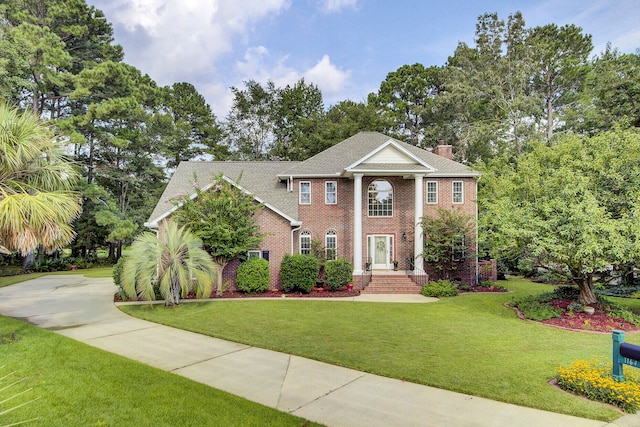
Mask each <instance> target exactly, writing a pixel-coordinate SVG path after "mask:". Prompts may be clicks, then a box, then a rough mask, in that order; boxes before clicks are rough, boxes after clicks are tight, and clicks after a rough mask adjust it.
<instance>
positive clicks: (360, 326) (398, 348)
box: [121, 279, 640, 421]
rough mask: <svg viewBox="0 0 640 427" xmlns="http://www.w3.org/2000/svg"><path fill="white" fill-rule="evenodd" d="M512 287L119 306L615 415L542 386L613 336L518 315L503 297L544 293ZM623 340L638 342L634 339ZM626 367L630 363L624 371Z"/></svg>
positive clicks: (341, 360)
mask: <svg viewBox="0 0 640 427" xmlns="http://www.w3.org/2000/svg"><path fill="white" fill-rule="evenodd" d="M503 284H504V285H506V286H507V287H508V288H509V289H510V290H512V291H513V292H512V293H508V294H464V295H460V296H458V297H453V298H444V299H442V300H440V301H439V302H437V303H430V304H391V303H353V302H337V301H301V300H295V301H294V300H287V301H263V300H250V301H247V300H242V301H233V300H231V301H215V302H211V303H189V304H182V305H181V306H180V307H178V308H175V309H164V308H162V307H158V306H156V307H154V308H150V307H149V306H122V307H121V309H122V310H123V311H125V312H126V313H129V314H131V315H134V316H136V317H141V318H144V319H148V320H151V321H154V322H157V323H162V324H167V325H171V326H175V327H178V328H182V329H186V330H190V331H195V332H199V333H203V334H206V335H211V336H215V337H219V338H223V339H227V340H231V341H236V342H240V343H244V344H249V345H253V346H257V347H262V348H268V349H272V350H276V351H282V352H286V353H291V354H296V355H299V356H303V357H308V358H312V359H316V360H321V361H325V362H328V363H332V364H336V365H340V366H345V367H349V368H354V369H358V370H361V371H365V372H371V373H375V374H379V375H383V376H387V377H392V378H398V379H403V380H407V381H412V382H415V383H420V384H426V385H431V386H435V387H440V388H444V389H448V390H453V391H458V392H462V393H468V394H472V395H477V396H482V397H487V398H490V399H495V400H499V401H503V402H509V403H514V404H517V405H523V406H529V407H533V408H539V409H544V410H549V411H554V412H559V413H566V414H571V415H576V416H580V417H585V418H592V419H599V420H606V421H610V420H613V419H615V418H617V417H619V416H620V414H619V413H617V412H615V411H613V410H612V409H610V408H608V407H605V406H603V405H601V404H598V403H595V402H590V401H586V400H584V399H581V398H578V397H574V396H572V395H569V394H567V393H564V392H562V391H560V390H558V389H556V388H554V387H552V386H550V385H549V384H548V381H549V380H550V379H552V378H553V377H554V369H555V368H556V367H558V366H566V365H568V364H569V363H571V362H572V361H573V360H576V359H589V358H593V357H604V358H607V357H609V358H610V357H611V356H610V354H611V336H610V335H608V334H591V333H581V332H571V331H564V330H559V329H555V328H551V327H547V326H543V325H539V324H536V323H532V322H526V321H523V320H520V319H518V318H517V316H516V314H515V312H514V311H513V310H511V309H509V308H506V307H504V305H503V304H504V303H505V302H507V301H511V299H512V298H514V297H515V298H517V297H519V296H521V295H525V294H537V293H541V292H544V291H548V290H550V289H552V287H551V286H548V285H539V284H532V283H531V282H528V281H526V280H522V279H515V280H510V281H508V282H503ZM627 341H629V342H632V343H635V344H640V336H637V335H628V336H627ZM628 369H630V368H628Z"/></svg>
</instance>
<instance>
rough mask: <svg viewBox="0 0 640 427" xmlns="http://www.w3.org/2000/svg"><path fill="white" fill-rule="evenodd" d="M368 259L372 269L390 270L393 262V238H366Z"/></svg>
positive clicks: (385, 236)
mask: <svg viewBox="0 0 640 427" xmlns="http://www.w3.org/2000/svg"><path fill="white" fill-rule="evenodd" d="M367 247H368V250H369V254H368V258H369V259H370V260H371V261H370V262H371V263H372V265H371V267H372V268H374V269H391V268H392V266H391V261H392V260H393V236H388V235H377V236H368V244H367Z"/></svg>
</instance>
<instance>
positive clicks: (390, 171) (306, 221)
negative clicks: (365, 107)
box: [145, 132, 480, 287]
mask: <svg viewBox="0 0 640 427" xmlns="http://www.w3.org/2000/svg"><path fill="white" fill-rule="evenodd" d="M451 155H452V152H451V146H450V145H439V146H438V147H436V148H435V149H433V150H432V151H428V150H423V149H421V148H417V147H415V146H412V145H410V144H407V143H405V142H402V141H398V140H396V139H393V138H390V137H388V136H386V135H383V134H381V133H377V132H361V133H358V134H356V135H354V136H352V137H351V138H348V139H346V140H344V141H342V142H340V143H339V144H336V145H334V146H333V147H331V148H329V149H327V150H325V151H323V152H321V153H319V154H317V155H315V156H314V157H312V158H310V159H307V160H305V161H302V162H290V161H270V162H267V161H264V162H182V163H180V165H179V166H178V168H177V169H176V171H175V173H174V175H173V177H172V178H171V180H170V181H169V183H168V185H167V187H166V189H165V191H164V193H163V195H162V197H161V199H160V201H159V202H158V204H157V205H156V208H155V209H154V211H153V213H152V214H151V216H150V218H149V221H148V222H147V223H145V225H146V226H147V227H151V228H158V227H160V226H161V223H162V221H163V220H164V219H166V218H168V217H169V216H170V215H171V213H172V212H173V211H174V210H175V209H178V207H176V206H174V205H173V204H172V203H171V199H172V198H174V197H176V196H179V195H186V194H189V195H191V194H194V193H195V190H194V187H195V186H198V187H200V188H201V189H203V190H206V188H207V185H210V183H211V179H212V177H215V176H216V175H218V174H220V173H222V174H223V175H224V177H225V179H228V180H229V181H230V182H231V183H233V184H234V185H236V186H237V187H238V188H240V189H241V190H243V191H245V192H247V193H248V194H250V195H252V196H253V197H254V198H255V200H256V201H257V202H260V203H262V204H263V205H264V209H262V210H261V211H260V212H259V213H258V218H257V220H258V223H259V224H260V227H261V230H262V232H264V233H265V234H266V237H265V239H264V240H263V241H262V243H261V244H260V247H258V248H255V250H252V251H250V254H249V255H251V256H260V257H263V258H266V259H268V261H269V264H270V271H271V282H272V283H273V284H274V285H276V286H281V280H280V277H279V270H280V262H281V261H282V258H283V257H284V255H285V254H287V253H289V254H292V253H309V251H310V249H311V242H312V241H319V242H320V243H321V244H322V246H323V247H324V248H325V250H326V254H327V257H328V258H334V257H343V258H346V259H347V260H349V262H351V263H352V265H353V268H354V273H353V274H354V283H355V284H356V287H358V286H360V287H363V286H364V285H365V284H367V283H368V281H363V280H361V278H362V277H363V275H367V274H370V273H372V274H373V277H376V276H378V275H383V274H385V273H388V272H391V271H392V270H393V269H394V265H393V264H394V263H393V261H394V260H397V261H398V269H399V270H401V271H409V272H411V273H412V274H413V273H422V274H423V275H424V273H425V272H424V268H425V267H424V263H423V262H422V248H423V239H422V232H421V225H420V221H419V220H420V218H422V217H425V216H426V217H427V218H428V217H429V216H433V215H434V214H435V212H436V210H437V209H438V208H444V209H460V210H462V211H463V212H465V213H467V214H470V215H473V216H474V217H475V218H477V204H476V195H477V180H478V178H479V177H480V174H479V173H478V172H476V171H473V170H471V169H470V168H468V167H467V166H465V165H463V164H461V163H458V162H455V161H453V160H452V159H451ZM194 181H196V182H194ZM237 265H238V261H236V262H232V263H229V265H227V267H226V268H225V271H224V275H225V279H230V280H231V281H232V283H233V282H234V278H235V269H236V268H237ZM477 269H478V266H477V257H474V256H472V257H470V258H468V259H466V260H465V261H464V262H463V265H462V266H461V268H459V269H458V270H457V275H458V276H459V277H458V278H459V279H460V280H462V281H463V282H465V283H469V284H472V283H475V280H476V276H477V273H478V270H477ZM232 286H233V285H232Z"/></svg>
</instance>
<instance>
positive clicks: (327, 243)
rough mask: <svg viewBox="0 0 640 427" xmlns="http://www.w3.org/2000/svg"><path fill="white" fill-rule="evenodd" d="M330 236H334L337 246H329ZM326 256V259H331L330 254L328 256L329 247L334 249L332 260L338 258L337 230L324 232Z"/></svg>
mask: <svg viewBox="0 0 640 427" xmlns="http://www.w3.org/2000/svg"><path fill="white" fill-rule="evenodd" d="M329 237H333V239H334V241H335V246H334V247H333V248H329ZM324 247H325V250H324V257H325V259H327V260H329V256H328V251H329V249H333V251H334V253H333V258H331V259H332V260H335V259H338V233H337V232H336V231H335V230H327V232H326V233H324Z"/></svg>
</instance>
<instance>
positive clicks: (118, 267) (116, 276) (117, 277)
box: [113, 257, 127, 301]
mask: <svg viewBox="0 0 640 427" xmlns="http://www.w3.org/2000/svg"><path fill="white" fill-rule="evenodd" d="M124 263H125V258H124V257H120V259H119V260H118V262H116V263H115V264H114V265H113V283H115V285H116V286H117V287H118V295H120V298H122V300H123V301H126V300H127V293H126V292H125V291H124V289H123V288H122V270H124Z"/></svg>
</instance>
